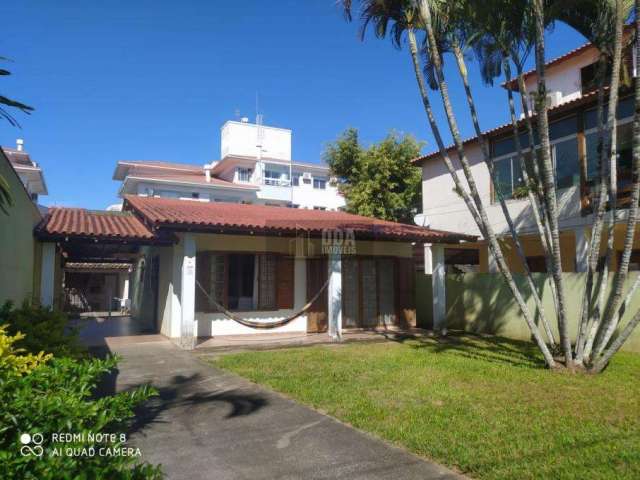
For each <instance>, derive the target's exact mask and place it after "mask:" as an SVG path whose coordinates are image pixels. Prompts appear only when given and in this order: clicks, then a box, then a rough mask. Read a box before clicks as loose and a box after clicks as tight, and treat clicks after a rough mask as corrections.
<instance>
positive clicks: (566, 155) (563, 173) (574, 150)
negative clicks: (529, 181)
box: [552, 137, 580, 188]
mask: <svg viewBox="0 0 640 480" xmlns="http://www.w3.org/2000/svg"><path fill="white" fill-rule="evenodd" d="M552 151H553V163H554V167H555V170H556V185H557V186H558V188H568V187H572V186H574V185H579V184H580V161H579V159H578V139H577V138H576V137H574V138H570V139H568V140H563V141H561V142H558V143H555V144H553V145H552Z"/></svg>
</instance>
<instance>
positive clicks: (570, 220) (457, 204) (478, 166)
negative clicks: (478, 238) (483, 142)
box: [422, 145, 593, 235]
mask: <svg viewBox="0 0 640 480" xmlns="http://www.w3.org/2000/svg"><path fill="white" fill-rule="evenodd" d="M465 152H466V154H467V158H468V160H469V163H470V165H471V171H472V173H473V176H474V178H475V181H476V184H477V187H478V192H479V193H480V197H481V198H482V202H483V204H484V206H485V208H486V210H487V216H488V217H489V222H490V223H491V225H492V226H493V228H494V230H495V231H496V233H499V234H507V233H508V228H507V223H506V220H505V219H504V214H503V213H502V209H501V207H500V204H499V203H494V204H492V203H491V187H490V177H489V169H488V168H487V166H486V165H485V164H484V161H483V159H482V153H481V151H480V147H479V146H478V145H471V146H469V147H468V148H466V149H465ZM451 160H452V161H453V163H454V166H455V167H456V170H457V172H458V176H459V177H460V179H461V180H462V182H463V183H464V185H465V186H466V182H465V180H464V174H463V172H462V168H461V166H460V162H459V160H458V158H457V156H455V154H452V156H451ZM507 207H508V208H509V213H510V214H511V218H512V219H513V221H514V224H515V225H516V227H517V228H518V230H519V231H521V232H527V231H531V232H534V231H536V225H535V221H534V217H533V213H532V211H531V208H530V206H529V201H528V200H527V199H522V200H516V199H514V200H508V201H507ZM422 208H423V212H424V213H425V214H426V215H427V217H428V218H429V221H430V226H431V228H435V229H440V230H449V231H453V232H458V233H466V234H472V235H480V232H479V230H478V228H477V226H476V224H475V222H474V220H473V218H472V217H471V214H470V213H469V211H468V209H467V206H466V204H465V203H464V201H463V200H462V198H461V197H460V196H459V195H458V194H457V193H455V192H454V190H453V180H452V179H451V175H450V174H449V172H448V171H447V169H446V167H445V165H444V162H443V161H442V160H440V159H439V158H433V159H430V160H428V161H426V162H424V164H423V166H422ZM558 208H559V211H560V215H559V220H560V228H561V229H563V230H564V229H569V228H572V227H577V226H584V225H589V224H591V223H592V222H593V220H592V217H591V216H590V215H588V216H584V217H583V216H582V214H581V211H580V187H571V188H566V189H563V190H559V191H558Z"/></svg>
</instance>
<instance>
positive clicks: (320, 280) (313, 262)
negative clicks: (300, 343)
mask: <svg viewBox="0 0 640 480" xmlns="http://www.w3.org/2000/svg"><path fill="white" fill-rule="evenodd" d="M328 268H329V267H328V265H327V259H326V258H309V259H307V302H308V301H309V300H311V299H312V298H313V297H314V296H315V295H316V294H317V293H318V291H319V290H320V289H321V288H322V287H324V285H325V283H326V282H327V278H328ZM327 298H328V295H327V290H326V289H325V290H324V291H323V292H322V293H321V294H320V296H319V297H318V298H317V299H316V301H315V302H313V304H312V305H311V308H309V310H308V313H307V332H310V333H322V332H326V331H327V328H328V326H329V323H328V314H327V311H328V308H327V305H328V302H327Z"/></svg>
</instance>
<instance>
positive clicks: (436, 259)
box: [424, 244, 447, 331]
mask: <svg viewBox="0 0 640 480" xmlns="http://www.w3.org/2000/svg"><path fill="white" fill-rule="evenodd" d="M427 245H429V244H426V245H425V262H424V267H425V272H424V273H426V274H427V275H429V274H430V275H431V290H432V296H433V329H434V330H435V331H441V330H444V329H445V327H446V321H447V319H446V314H447V299H446V291H445V265H444V247H443V246H442V245H437V244H436V245H429V246H428V247H427ZM427 250H428V251H429V254H428V255H427ZM427 257H429V261H427Z"/></svg>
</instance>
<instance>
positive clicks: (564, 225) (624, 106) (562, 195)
mask: <svg viewBox="0 0 640 480" xmlns="http://www.w3.org/2000/svg"><path fill="white" fill-rule="evenodd" d="M630 50H631V49H627V50H625V54H624V57H623V58H624V61H623V72H622V75H621V80H622V87H621V90H620V95H621V96H620V103H619V106H618V140H617V150H618V191H619V199H618V205H619V207H620V209H621V210H619V211H618V218H617V223H618V224H617V225H616V227H615V233H616V235H615V248H616V250H617V251H618V255H614V256H613V259H612V265H611V268H612V269H613V270H615V269H616V268H617V264H618V261H619V252H620V251H621V250H622V241H623V236H624V235H623V231H624V226H623V225H622V223H623V222H625V221H626V217H627V210H626V209H627V208H628V205H629V199H630V190H631V188H630V187H631V181H632V179H631V157H632V154H631V147H632V120H633V110H634V101H633V97H632V91H631V88H630V85H631V79H632V76H633V74H634V71H633V69H634V65H633V63H632V61H631V55H630ZM597 58H598V50H597V49H596V48H595V47H594V46H593V45H591V44H585V45H583V46H581V47H579V48H576V49H575V50H572V51H571V52H569V53H567V54H565V55H563V56H561V57H559V58H556V59H554V60H552V61H550V62H548V63H547V66H546V81H547V89H548V91H549V93H548V98H547V101H548V104H549V106H550V109H549V122H550V136H551V145H552V157H553V164H554V168H555V174H556V185H557V188H558V194H557V195H558V206H559V210H560V213H559V225H560V247H561V251H562V265H563V269H564V271H566V272H575V271H585V270H586V268H587V267H586V265H587V243H588V238H589V237H590V229H591V225H592V224H593V215H592V198H591V195H592V192H593V185H594V181H595V179H596V178H597V174H598V173H597V172H598V167H597V165H598V158H597V152H596V149H597V131H596V130H597V128H596V101H597V99H596V97H597V92H596V90H595V89H596V85H595V82H594V75H595V62H596V61H597ZM536 82H537V76H536V72H535V70H533V71H530V72H528V73H526V75H525V83H526V87H527V93H531V92H534V91H535V90H536V88H537V84H536ZM503 88H511V89H513V90H516V91H517V89H518V87H517V83H516V82H511V83H509V84H503ZM504 108H505V109H507V108H508V107H507V104H506V101H505V103H504ZM534 125H535V119H534ZM520 128H521V129H522V132H523V133H522V134H521V135H520V138H521V141H522V144H523V146H524V147H527V146H528V136H527V133H526V127H525V125H524V122H523V121H522V120H521V121H520ZM512 132H513V129H512V125H511V123H509V124H505V125H501V126H499V127H497V128H494V129H492V130H489V131H487V132H485V136H486V137H485V138H486V139H487V140H488V142H489V144H490V149H491V154H492V156H493V159H494V161H495V164H496V168H497V176H498V185H497V186H496V187H497V188H499V189H500V191H501V192H502V194H503V195H504V196H505V197H506V198H507V199H508V200H507V205H508V208H509V211H510V212H511V216H512V218H513V220H514V223H515V224H516V226H517V229H518V232H519V233H520V234H521V239H522V243H523V246H524V250H525V254H526V256H527V263H528V264H529V267H530V269H531V270H532V271H534V272H540V271H544V270H545V261H544V257H543V251H542V247H541V244H540V241H539V238H538V235H537V229H536V227H535V223H534V217H533V214H532V212H531V209H530V207H529V202H528V200H527V198H526V190H525V189H524V188H523V180H522V176H521V173H520V172H521V170H520V164H519V161H518V159H517V156H516V152H515V144H514V140H513V134H512ZM464 147H465V153H466V156H467V158H468V160H469V163H470V164H471V171H472V172H473V175H474V178H475V180H476V183H477V186H478V190H479V193H480V196H481V198H482V201H483V203H484V205H485V207H486V209H487V214H488V216H489V222H490V223H491V224H492V225H493V227H494V229H495V230H496V232H497V233H498V234H499V235H501V236H502V237H503V238H504V239H505V243H506V244H507V245H510V239H507V238H506V237H507V236H508V229H507V225H506V221H505V220H504V215H503V213H502V211H501V208H500V205H499V203H498V201H497V198H496V192H495V191H493V187H492V185H491V181H490V177H489V172H488V168H487V167H486V165H485V163H484V162H483V158H482V154H481V151H480V145H479V142H478V139H477V138H476V137H474V138H470V139H467V140H466V141H465V142H464ZM449 154H450V157H451V159H452V161H453V162H454V165H455V166H456V168H457V169H458V170H459V175H460V177H461V178H462V177H463V175H462V171H461V166H460V163H459V160H458V157H457V154H456V151H455V148H453V147H449ZM529 158H530V157H529ZM414 162H415V164H417V165H420V166H422V179H423V185H422V188H423V196H422V198H423V212H424V214H425V215H426V217H427V219H428V220H427V222H428V225H429V226H431V227H433V228H438V229H443V230H449V231H454V232H461V233H468V234H475V235H479V232H478V229H477V227H476V224H475V222H474V221H473V219H472V218H471V215H470V214H469V212H468V210H467V208H466V206H465V204H464V202H463V200H462V199H461V197H460V196H459V195H458V194H457V193H456V192H455V189H454V184H453V181H452V180H451V176H450V175H449V173H448V171H447V170H446V167H445V165H444V163H443V161H442V159H441V156H440V154H439V152H433V153H430V154H428V155H425V156H423V157H420V158H418V159H416V160H415V161H414ZM438 255H439V256H441V257H442V258H443V261H444V263H445V265H446V269H447V270H448V271H451V270H457V271H480V272H487V271H495V270H496V267H495V262H493V261H492V259H491V258H489V255H488V252H487V245H486V242H482V241H480V242H478V243H476V244H473V245H466V246H464V247H460V246H455V248H446V249H445V250H444V252H439V253H438ZM505 255H506V257H507V261H508V262H509V263H510V264H511V266H512V267H513V270H514V271H516V272H522V271H523V266H522V264H521V262H520V261H519V259H518V258H517V254H516V252H515V248H514V247H513V245H511V248H506V249H505ZM631 263H632V264H631V269H634V270H638V269H640V242H637V243H636V245H635V246H634V251H633V253H632V257H631Z"/></svg>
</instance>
